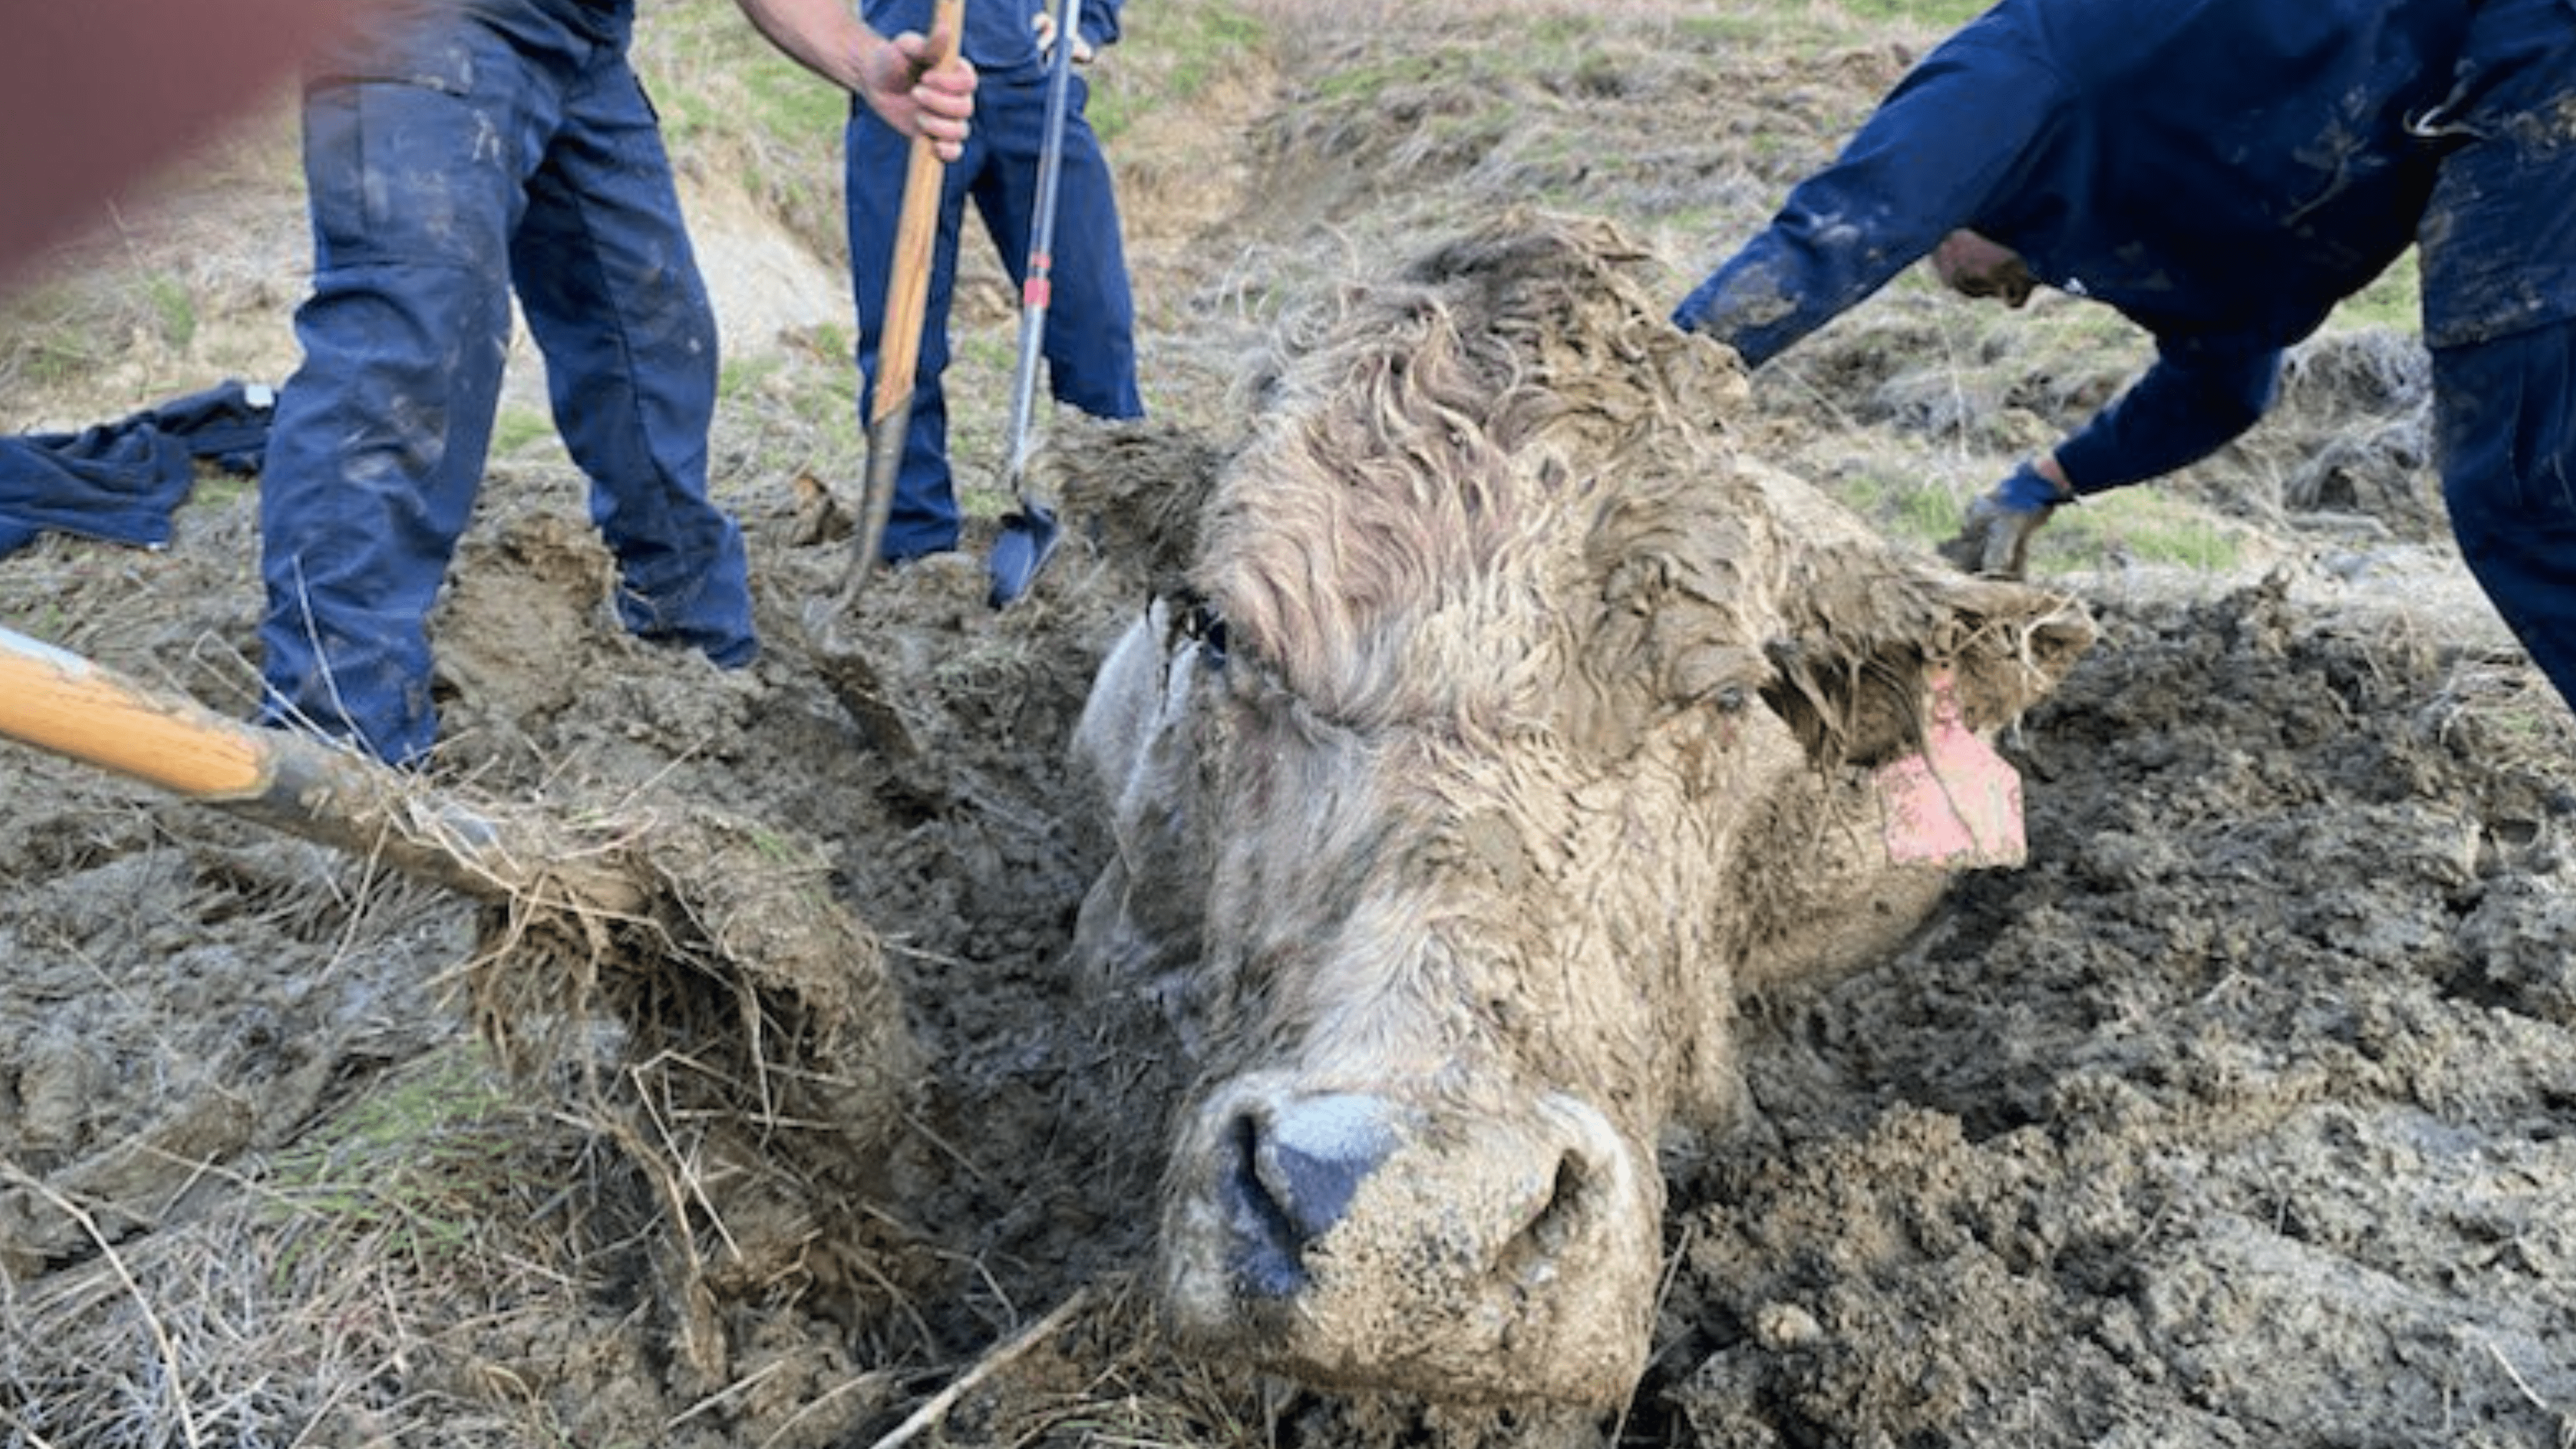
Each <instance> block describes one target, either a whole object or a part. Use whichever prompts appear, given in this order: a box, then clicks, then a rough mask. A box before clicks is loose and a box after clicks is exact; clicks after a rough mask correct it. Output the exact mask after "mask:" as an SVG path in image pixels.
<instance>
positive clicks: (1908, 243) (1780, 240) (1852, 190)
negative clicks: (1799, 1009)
mask: <svg viewBox="0 0 2576 1449" xmlns="http://www.w3.org/2000/svg"><path fill="white" fill-rule="evenodd" d="M2571 21H2576V0H2169V3H2163V4H2155V5H2141V4H2135V3H2129V0H2003V3H2001V4H1998V5H1996V6H1995V7H1993V8H1992V9H1990V10H1988V11H1987V12H1985V13H1984V14H1983V15H1981V16H1979V17H1978V18H1977V19H1975V20H1974V21H1971V22H1970V23H1969V24H1968V25H1967V26H1966V27H1964V28H1963V29H1961V30H1960V31H1959V32H1957V33H1956V34H1955V35H1953V36H1952V37H1951V38H1950V39H1949V40H1947V41H1945V42H1944V43H1943V44H1942V45H1940V46H1939V47H1938V48H1936V49H1935V50H1933V51H1932V52H1931V53H1930V54H1928V55H1927V56H1925V57H1924V59H1923V60H1922V62H1921V63H1920V64H1918V65H1917V66H1915V67H1914V69H1913V70H1912V71H1911V72H1910V73H1909V74H1908V75H1907V76H1906V77H1905V79H1904V80H1903V81H1902V82H1901V83H1900V84H1899V85H1898V86H1897V88H1896V89H1895V90H1894V91H1893V92H1892V93H1890V94H1889V96H1888V97H1887V98H1886V99H1885V101H1883V102H1882V103H1881V104H1880V106H1879V107H1878V109H1877V111H1876V112H1875V113H1874V114H1873V115H1872V116H1871V117H1870V118H1869V120H1868V121H1867V122H1866V123H1865V124H1864V125H1863V126H1862V127H1861V129H1860V130H1859V132H1858V133H1856V134H1855V135H1854V137H1853V138H1852V139H1851V141H1850V142H1849V143H1848V144H1847V145H1846V146H1845V148H1844V149H1843V151H1842V153H1841V155H1840V156H1839V157H1838V158H1837V159H1836V160H1835V161H1834V162H1833V163H1832V164H1831V165H1830V166H1828V167H1826V168H1825V169H1824V170H1823V171H1820V172H1818V173H1817V174H1815V175H1814V176H1811V177H1809V178H1808V179H1807V180H1805V181H1803V182H1801V183H1800V184H1799V185H1798V186H1797V187H1796V188H1794V189H1793V190H1792V191H1791V193H1790V195H1789V197H1788V199H1787V201H1786V203H1785V204H1784V205H1783V207H1782V208H1781V210H1780V212H1779V213H1778V215H1777V216H1776V217H1775V218H1774V219H1773V221H1772V222H1771V224H1770V226H1769V227H1768V228H1767V229H1766V230H1764V231H1763V232H1762V233H1761V234H1760V235H1758V236H1756V237H1755V238H1753V239H1752V240H1751V241H1750V242H1749V243H1747V244H1746V245H1745V246H1744V247H1743V248H1742V249H1741V250H1740V251H1738V252H1737V253H1736V254H1735V255H1734V256H1732V257H1731V258H1729V259H1728V260H1727V261H1726V262H1725V263H1724V264H1722V265H1721V266H1720V267H1718V269H1717V270H1716V271H1715V272H1714V273H1713V274H1712V275H1711V276H1710V277H1709V278H1708V279H1707V280H1706V281H1704V282H1703V283H1701V284H1700V285H1699V287H1698V288H1696V289H1695V290H1693V291H1692V292H1691V293H1690V294H1689V296H1688V297H1687V298H1685V299H1684V300H1683V302H1682V303H1681V305H1680V306H1679V307H1678V308H1677V309H1676V310H1675V312H1674V314H1673V318H1674V321H1675V322H1676V323H1677V324H1678V325H1680V326H1682V327H1685V328H1691V329H1696V330H1698V331H1701V332H1706V333H1709V334H1711V335H1713V336H1715V337H1717V338H1719V339H1721V340H1723V341H1725V342H1727V343H1729V344H1731V345H1733V346H1734V347H1735V349H1736V350H1737V351H1738V352H1739V353H1740V354H1742V356H1743V357H1744V360H1745V362H1746V363H1747V365H1750V366H1759V365H1760V364H1762V363H1763V362H1765V361H1767V360H1769V359H1770V358H1772V357H1773V356H1775V355H1777V354H1778V353H1780V352H1781V351H1782V350H1784V349H1786V348H1788V347H1789V346H1791V345H1793V344H1794V343H1796V342H1797V341H1798V340H1799V339H1801V338H1803V337H1805V336H1807V335H1808V334H1809V333H1810V332H1812V331H1814V330H1815V329H1816V328H1818V327H1820V326H1822V325H1824V323H1826V322H1827V321H1829V320H1831V319H1832V318H1834V317H1836V316H1838V315H1840V314H1841V313H1842V312H1843V311H1845V310H1847V309H1849V308H1850V307H1853V306H1855V305H1857V304H1858V303H1860V302H1861V301H1862V300H1863V299H1865V298H1867V297H1868V296H1870V295H1871V294H1872V293H1874V292H1876V291H1877V290H1878V289H1879V288H1880V287H1881V286H1883V285H1885V284H1886V283H1887V282H1888V281H1890V280H1891V279H1893V278H1894V277H1895V276H1896V275H1897V274H1898V273H1899V272H1901V271H1903V270H1904V269H1905V268H1906V267H1908V266H1910V265H1912V264H1913V263H1914V262H1916V261H1918V260H1922V259H1926V258H1928V259H1929V260H1930V262H1931V264H1932V267H1933V269H1934V270H1935V272H1936V273H1937V274H1938V275H1939V276H1940V278H1941V280H1942V281H1943V282H1944V283H1945V284H1947V285H1948V286H1950V287H1951V288H1952V289H1954V290H1956V291H1959V292H1961V293H1963V294H1965V295H1967V296H1970V297H1984V298H1991V299H1994V300H1998V301H2001V302H2003V303H2004V304H2006V305H2008V306H2014V307H2018V306H2020V305H2021V304H2022V303H2023V302H2024V301H2026V300H2027V299H2028V298H2029V297H2030V295H2031V293H2032V291H2033V290H2034V289H2035V288H2037V287H2039V286H2050V287H2055V288H2057V289H2059V290H2061V291H2064V292H2067V293H2069V294H2071V295H2075V296H2080V297H2087V298H2091V299H2093V300H2095V301H2098V302H2102V303H2105V304H2107V305H2109V306H2111V307H2114V308H2116V309H2117V310H2118V311H2119V312H2120V313H2121V314H2122V315H2124V316H2126V317H2128V318H2129V319H2130V320H2131V321H2133V322H2135V323H2137V324H2138V325H2139V326H2141V327H2143V328H2145V329H2146V330H2147V331H2148V332H2149V333H2151V334H2152V335H2153V336H2154V339H2155V346H2156V356H2155V360H2154V362H2153V363H2152V364H2151V365H2150V366H2149V368H2148V369H2147V371H2146V372H2145V373H2144V374H2143V375H2142V376H2141V377H2140V378H2139V379H2138V380H2137V381H2136V382H2135V383H2134V384H2133V385H2132V386H2130V387H2129V388H2128V389H2127V390H2126V391H2125V392H2123V393H2122V394H2121V395H2120V396H2119V397H2118V398H2116V399H2114V400H2113V401H2112V403H2111V404H2110V405H2109V406H2107V407H2105V408H2104V409H2102V410H2101V411H2100V412H2099V413H2098V414H2096V415H2095V416H2094V417H2093V418H2091V419H2090V420H2089V421H2087V422H2086V423H2085V424H2084V425H2083V426H2082V427H2080V428H2079V429H2078V430H2077V431H2076V432H2075V433H2074V434H2073V435H2072V436H2070V437H2068V438H2066V439H2065V440H2063V441H2062V442H2060V443H2059V444H2058V445H2057V446H2056V447H2055V448H2053V449H2051V450H2049V451H2047V452H2044V453H2042V454H2040V455H2038V456H2036V457H2033V458H2031V459H2029V460H2028V461H2027V462H2025V463H2023V464H2022V465H2021V466H2020V467H2019V468H2017V469H2016V470H2015V471H2014V472H2013V473H2012V475H2011V476H2010V477H2008V478H2006V479H2004V480H2003V481H2002V482H2001V483H2000V484H1999V485H1997V486H1996V487H1995V488H1994V489H1993V490H1992V491H1991V492H1989V493H1988V494H1986V495H1985V496H1983V497H1981V498H1979V499H1977V500H1975V501H1974V502H1973V503H1971V504H1970V506H1969V509H1968V511H1967V516H1966V519H1965V524H1964V527H1963V528H1962V530H1961V532H1960V535H1959V536H1958V537H1957V538H1955V539H1953V540H1952V541H1951V542H1950V543H1948V544H1946V545H1944V547H1943V550H1942V551H1943V553H1944V554H1945V555H1947V556H1948V557H1949V558H1950V559H1951V560H1952V561H1953V562H1955V563H1957V564H1959V565H1960V566H1962V567H1965V568H1971V569H1979V570H1983V571H1985V572H1989V573H1996V574H2003V575H2018V574H2019V573H2020V572H2021V570H2022V566H2023V562H2024V555H2025V551H2026V549H2027V546H2028V543H2029V540H2030V536H2031V533H2032V532H2033V531H2034V530H2035V529H2036V528H2038V527H2039V525H2040V524H2041V523H2043V522H2045V521H2046V519H2047V518H2048V516H2049V515H2050V513H2051V512H2052V511H2053V510H2054V509H2055V508H2057V507H2058V506H2059V505H2061V504H2063V503H2067V502H2070V501H2072V500H2074V499H2076V498H2079V497H2082V496H2085V495H2087V494H2093V493H2099V492H2102V491H2104V490H2106V489H2111V488H2117V487H2120V486H2122V485H2124V484H2129V483H2135V482H2139V481H2141V480H2144V479H2148V478H2153V477H2156V476H2159V475H2161V474H2164V473H2168V472H2171V471H2173V470H2174V469H2177V468H2180V467H2183V466H2184V465H2186V464H2189V463H2192V462H2194V461H2196V460H2198V459H2200V458H2202V457H2205V456H2207V455H2208V454H2210V453H2212V452H2214V451H2216V450H2217V449H2218V448H2219V447H2220V446H2222V445H2224V444H2225V443H2227V442H2228V441H2229V440H2231V439H2233V438H2235V437H2236V436H2237V435H2238V434H2240V433H2242V432H2244V431H2245V430H2246V429H2247V428H2249V427H2251V426H2252V425H2253V424H2254V422H2255V421H2256V420H2257V419H2258V418H2260V417H2261V416H2262V414H2263V412H2264V411H2265V409H2266V408H2267V407H2268V406H2269V405H2270V403H2271V401H2272V398H2273V393H2274V389H2275V386H2276V384H2277V381H2278V378H2279V374H2280V368H2281V358H2282V353H2283V351H2284V349H2286V348H2287V347H2289V346H2290V345H2291V344H2292V343H2295V342H2297V341H2299V340H2300V339H2302V338H2304V337H2306V336H2308V335H2309V334H2310V333H2311V332H2313V331H2315V330H2316V328H2317V327H2318V326H2319V325H2320V324H2322V323H2323V322H2324V321H2325V319H2326V316H2327V315H2328V313H2329V312H2330V311H2331V310H2332V309H2333V308H2334V306H2335V305H2336V304H2337V303H2338V302H2340V301H2342V300H2343V299H2344V298H2345V297H2348V296H2350V295H2351V294H2352V293H2354V292H2356V291H2358V290H2360V289H2361V288H2362V287H2364V286H2365V285H2367V284H2368V283H2369V282H2371V281H2372V280H2373V279H2374V278H2376V277H2377V276H2378V275H2379V273H2380V272H2381V271H2383V270H2384V269H2385V268H2386V267H2387V266H2388V265H2389V263H2391V262H2392V261H2394V260H2396V259H2397V258H2398V257H2399V256H2400V255H2401V254H2403V252H2404V251H2405V249H2406V248H2407V246H2408V245H2409V244H2411V243H2413V242H2415V241H2416V240H2417V237H2418V230H2419V225H2420V228H2421V232H2422V240H2423V261H2424V269H2425V309H2426V333H2427V340H2428V341H2429V342H2430V343H2431V344H2432V346H2433V348H2434V350H2435V359H2436V360H2435V368H2434V373H2435V381H2436V392H2437V409H2438V410H2439V412H2440V417H2441V420H2440V429H2441V434H2442V439H2443V445H2444V446H2443V454H2444V460H2445V463H2444V470H2445V474H2446V477H2447V479H2448V482H2447V484H2446V492H2447V493H2448V495H2449V497H2450V500H2451V506H2452V508H2453V521H2454V524H2455V528H2456V531H2457V532H2458V534H2459V537H2460V541H2461V545H2462V549H2463V552H2464V553H2465V554H2466V555H2467V558H2468V561H2469V564H2470V567H2471V569H2472V571H2473V572H2475V573H2476V574H2477V575H2478V577H2479V578H2480V579H2481V581H2482V582H2484V583H2485V584H2486V586H2487V589H2488V591H2489V594H2490V597H2492V598H2493V599H2494V600H2495V601H2496V603H2497V605H2498V606H2499V609H2500V611H2501V612H2502V613H2503V614H2504V616H2505V617H2506V619H2507V620H2508V621H2509V622H2511V623H2512V624H2513V626H2514V627H2515V629H2516V630H2517V631H2518V632H2519V633H2520V634H2521V636H2522V638H2523V639H2524V641H2525V643H2526V644H2528V645H2530V647H2531V649H2532V652H2533V655H2534V657H2535V659H2536V660H2537V661H2538V662H2539V663H2540V665H2541V667H2542V668H2543V670H2544V671H2545V672H2547V673H2548V675H2549V677H2550V679H2551V680H2552V682H2553V683H2555V684H2556V685H2557V686H2558V688H2559V691H2560V693H2561V694H2562V695H2568V696H2569V697H2570V698H2571V699H2576V659H2571V656H2570V653H2569V651H2570V650H2571V649H2576V617H2571V609H2576V592H2571V590H2576V576H2571V573H2570V570H2571V568H2576V551H2572V550H2576V504H2571V502H2570V497H2569V494H2570V488H2569V480H2568V471H2569V466H2570V464H2569V459H2570V446H2571V443H2570V437H2569V430H2568V424H2567V421H2566V419H2567V416H2568V413H2569V409H2570V399H2571V397H2576V394H2571V392H2570V391H2569V388H2570V383H2569V381H2568V378H2569V374H2570V368H2569V365H2568V358H2569V355H2570V354H2569V350H2568V346H2569V345H2568V339H2567V336H2566V333H2567V327H2568V318H2569V315H2570V310H2571V305H2576V299H2571V292H2570V276H2569V268H2570V266H2571V262H2570V257H2571V255H2576V251H2572V250H2571V247H2570V244H2569V243H2570V233H2571V229H2576V220H2571V217H2576V208H2571V206H2570V203H2569V201H2568V198H2569V197H2570V196H2571V195H2576V190H2571V185H2576V170H2571V167H2576V134H2571V133H2570V126H2571V124H2576V122H2571V120H2570V117H2571V116H2576V100H2571V98H2570V92H2569V88H2568V80H2569V69H2570V65H2571V61H2576V40H2571V36H2570V26H2571ZM2473 22H2474V23H2473ZM2428 204H2429V206H2430V209H2429V210H2428ZM2473 299H2474V300H2473ZM2507 299H2510V300H2507ZM2544 334H2545V335H2544ZM2543 352H2546V353H2547V354H2548V355H2547V356H2541V355H2539V354H2540V353H2543ZM2508 380H2509V385H2508ZM2508 395H2510V396H2511V397H2513V398H2514V399H2515V400H2514V401H2512V402H2509V403H2497V402H2491V401H2488V400H2489V399H2495V398H2499V397H2505V396H2508ZM2500 407H2501V408H2508V409H2510V416H2499V415H2497V413H2496V411H2495V410H2496V409H2497V408H2500Z"/></svg>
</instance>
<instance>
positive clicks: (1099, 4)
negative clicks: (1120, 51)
mask: <svg viewBox="0 0 2576 1449" xmlns="http://www.w3.org/2000/svg"><path fill="white" fill-rule="evenodd" d="M1120 8H1121V7H1120V0H1082V38H1083V39H1085V40H1088V41H1090V42H1091V46H1092V49H1094V50H1100V49H1105V48H1107V47H1109V46H1112V45H1116V44H1117V43H1118V11H1119V9H1120Z"/></svg>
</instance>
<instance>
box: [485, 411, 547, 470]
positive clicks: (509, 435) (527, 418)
mask: <svg viewBox="0 0 2576 1449" xmlns="http://www.w3.org/2000/svg"><path fill="white" fill-rule="evenodd" d="M554 435H555V424H554V419H552V418H550V417H548V416H546V415H545V414H544V413H541V412H538V411H537V410H536V409H534V408H525V407H505V408H503V409H501V415H500V416H499V417H498V418H495V419H493V422H492V456H493V457H495V458H506V457H509V456H510V455H511V454H513V453H516V452H518V451H519V450H520V449H522V448H525V447H527V446H528V445H529V444H531V443H538V442H545V441H550V440H552V439H553V437H554Z"/></svg>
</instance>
